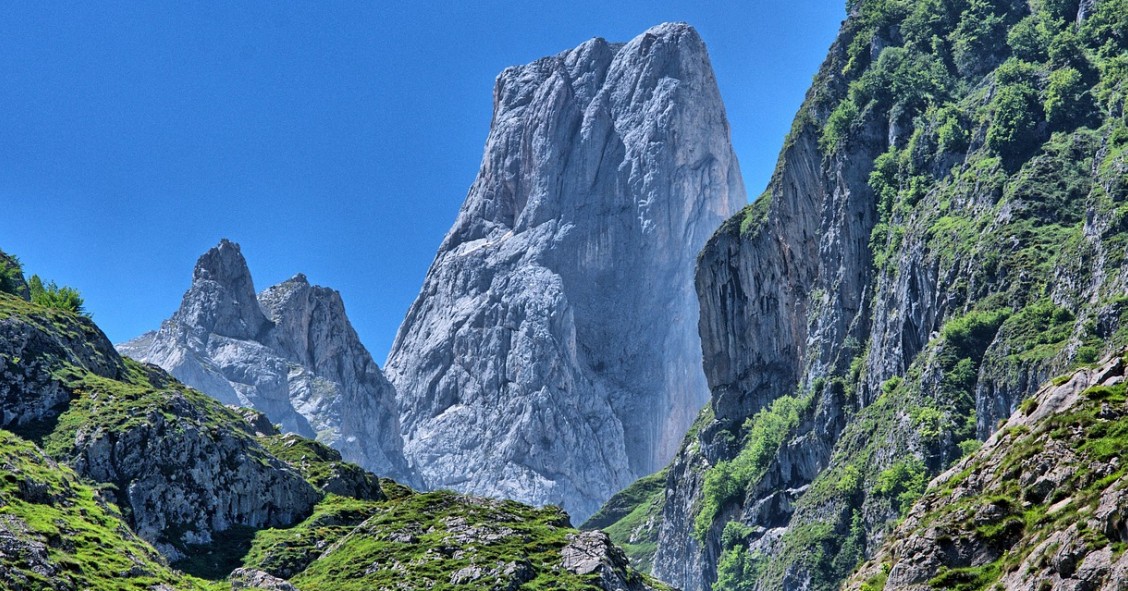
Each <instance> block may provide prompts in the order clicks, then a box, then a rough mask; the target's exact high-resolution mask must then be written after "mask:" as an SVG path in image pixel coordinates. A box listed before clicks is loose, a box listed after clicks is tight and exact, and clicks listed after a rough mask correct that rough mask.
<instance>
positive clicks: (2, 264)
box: [0, 252, 23, 295]
mask: <svg viewBox="0 0 1128 591" xmlns="http://www.w3.org/2000/svg"><path fill="white" fill-rule="evenodd" d="M22 284H23V268H22V266H21V265H20V259H18V258H16V257H14V256H11V255H8V254H5V253H3V252H0V292H4V293H10V294H13V295H19V293H18V291H19V289H20V286H21V285H22Z"/></svg>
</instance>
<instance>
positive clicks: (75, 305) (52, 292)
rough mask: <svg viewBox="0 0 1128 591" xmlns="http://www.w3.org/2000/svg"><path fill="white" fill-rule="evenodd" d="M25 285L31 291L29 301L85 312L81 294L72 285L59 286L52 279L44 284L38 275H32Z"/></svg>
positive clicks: (80, 312)
mask: <svg viewBox="0 0 1128 591" xmlns="http://www.w3.org/2000/svg"><path fill="white" fill-rule="evenodd" d="M27 286H28V289H29V290H30V291H31V301H32V302H34V303H36V304H39V305H40V306H45V307H47V308H57V309H59V310H66V311H68V312H74V313H75V314H86V310H85V309H84V308H83V301H82V296H81V295H79V293H78V290H76V289H74V288H73V287H67V286H63V287H59V286H58V285H57V284H56V283H55V282H54V281H52V282H50V283H47V284H44V283H43V280H42V279H40V278H39V275H32V276H31V279H28V281H27Z"/></svg>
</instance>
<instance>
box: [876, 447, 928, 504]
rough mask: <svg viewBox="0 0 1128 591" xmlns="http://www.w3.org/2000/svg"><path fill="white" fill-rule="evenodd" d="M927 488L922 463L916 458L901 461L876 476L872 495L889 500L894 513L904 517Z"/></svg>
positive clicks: (926, 479)
mask: <svg viewBox="0 0 1128 591" xmlns="http://www.w3.org/2000/svg"><path fill="white" fill-rule="evenodd" d="M927 486H928V476H927V472H926V471H925V467H924V462H922V461H920V459H918V458H916V457H909V458H906V459H903V460H901V461H899V462H897V463H896V464H893V465H892V466H890V467H888V468H886V469H885V470H882V471H881V473H880V474H878V475H877V482H876V484H875V485H874V488H873V492H874V494H876V495H878V496H881V497H885V498H887V499H889V500H890V505H891V506H892V507H893V509H894V510H895V511H897V512H898V513H900V514H902V515H904V514H905V512H907V511H908V510H909V507H911V506H912V504H913V503H914V502H916V500H917V499H918V498H920V496H921V495H922V494H924V489H925V487H927Z"/></svg>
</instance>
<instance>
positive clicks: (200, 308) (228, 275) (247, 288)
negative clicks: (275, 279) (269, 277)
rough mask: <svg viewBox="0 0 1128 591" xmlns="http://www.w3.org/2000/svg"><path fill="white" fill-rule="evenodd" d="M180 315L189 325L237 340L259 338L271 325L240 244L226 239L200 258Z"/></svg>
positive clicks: (182, 321)
mask: <svg viewBox="0 0 1128 591" xmlns="http://www.w3.org/2000/svg"><path fill="white" fill-rule="evenodd" d="M176 317H177V319H178V320H179V321H180V322H181V323H183V324H185V325H188V326H193V327H197V328H201V329H204V330H205V331H206V332H209V333H214V334H218V335H221V336H225V337H231V338H235V339H248V338H255V337H257V336H259V335H260V334H261V333H262V332H263V331H264V330H265V329H266V328H267V327H268V324H269V321H268V320H267V319H266V315H264V314H263V311H262V308H261V307H260V306H259V303H258V299H257V298H256V297H255V286H254V282H253V281H252V280H251V271H250V269H248V268H247V261H246V260H245V259H244V258H243V252H242V250H240V248H239V245H238V244H235V243H234V242H231V241H229V240H227V239H226V238H224V239H223V240H221V241H220V242H219V245H218V246H216V247H214V248H212V249H211V250H208V251H207V252H206V253H204V254H203V256H201V257H200V258H199V260H197V261H196V268H195V269H194V270H193V272H192V287H191V288H190V289H189V290H188V292H187V293H185V294H184V300H183V302H182V303H181V304H180V310H179V311H177V313H176Z"/></svg>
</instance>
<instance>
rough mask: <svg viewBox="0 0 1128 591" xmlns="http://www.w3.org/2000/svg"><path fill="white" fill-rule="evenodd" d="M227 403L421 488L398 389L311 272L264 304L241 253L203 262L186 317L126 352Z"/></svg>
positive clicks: (219, 251) (183, 311) (234, 250)
mask: <svg viewBox="0 0 1128 591" xmlns="http://www.w3.org/2000/svg"><path fill="white" fill-rule="evenodd" d="M119 350H120V351H121V352H122V353H124V354H127V355H130V356H132V357H134V358H137V359H139V360H142V361H147V362H150V363H154V364H156V365H159V366H161V367H162V368H164V369H166V370H168V371H169V372H171V373H172V374H173V375H174V376H176V377H177V378H178V379H179V380H181V381H183V382H184V383H186V384H188V385H191V386H193V387H195V388H197V389H199V390H201V391H203V392H205V393H207V394H209V395H211V396H213V397H215V398H217V399H219V400H220V401H222V402H225V403H228V404H236V405H240V406H250V407H253V408H255V409H257V410H259V411H261V412H263V413H265V414H266V415H267V417H269V419H270V421H271V422H273V423H277V424H280V425H282V428H283V430H285V431H287V432H292V433H297V434H299V435H302V436H305V437H309V438H314V437H316V438H317V439H318V440H319V441H321V442H322V443H325V444H327V445H330V446H333V447H335V448H337V449H338V450H339V451H340V452H341V453H342V454H343V455H344V457H345V458H346V459H348V460H349V461H352V462H356V463H358V464H360V465H362V466H364V467H365V468H367V469H370V470H372V471H374V472H377V473H380V474H381V475H387V476H392V477H396V478H400V479H403V480H406V481H408V482H411V481H412V478H411V476H410V474H409V473H408V471H407V468H406V464H405V462H404V460H403V457H402V452H401V449H402V444H401V443H400V435H399V428H398V411H396V409H395V399H394V391H393V389H392V386H391V384H389V383H388V381H387V380H386V379H385V378H384V376H383V373H382V372H381V371H380V368H379V367H377V366H376V363H375V362H374V361H373V360H372V356H371V355H370V354H369V353H368V351H367V349H365V348H364V345H363V344H362V343H361V342H360V338H359V337H358V336H357V334H356V331H355V330H353V327H352V324H351V323H350V322H349V319H348V316H347V315H346V313H345V305H344V302H343V301H342V299H341V295H340V294H339V293H338V292H337V291H335V290H333V289H329V288H326V287H321V286H315V285H311V284H310V282H309V280H308V279H307V278H306V276H305V275H304V274H301V273H299V274H297V275H294V276H293V277H291V278H290V279H288V280H286V281H284V282H282V283H280V284H278V285H275V286H273V287H270V288H268V289H266V290H265V291H263V292H262V293H261V294H259V295H258V296H256V295H255V292H254V283H253V281H252V279H251V273H250V270H249V269H248V267H247V263H246V261H245V260H244V258H243V255H242V252H241V251H240V248H239V245H237V244H235V243H233V242H230V241H227V240H223V241H221V242H220V243H219V245H218V246H216V247H215V248H212V249H211V250H209V251H208V252H207V253H205V254H204V255H203V256H201V257H200V260H199V262H198V263H197V264H196V268H195V270H194V272H193V280H192V286H191V287H190V288H189V289H188V292H187V293H185V294H184V300H183V303H182V304H181V307H180V309H179V310H178V311H177V312H176V313H175V314H174V315H173V316H172V318H170V319H169V320H168V321H166V322H165V323H164V324H163V325H162V327H161V329H160V330H159V331H157V332H153V333H148V334H145V335H142V336H141V337H138V338H137V339H134V340H132V341H130V342H128V343H124V344H122V345H120V346H119Z"/></svg>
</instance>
